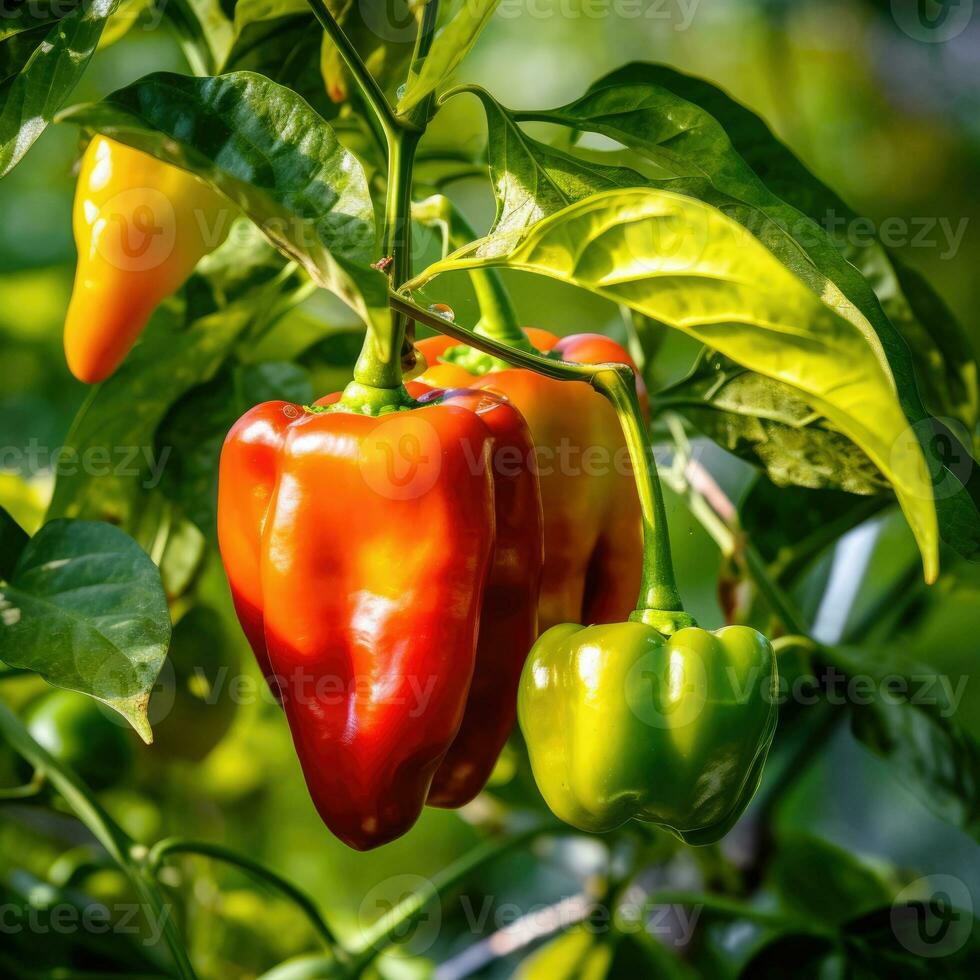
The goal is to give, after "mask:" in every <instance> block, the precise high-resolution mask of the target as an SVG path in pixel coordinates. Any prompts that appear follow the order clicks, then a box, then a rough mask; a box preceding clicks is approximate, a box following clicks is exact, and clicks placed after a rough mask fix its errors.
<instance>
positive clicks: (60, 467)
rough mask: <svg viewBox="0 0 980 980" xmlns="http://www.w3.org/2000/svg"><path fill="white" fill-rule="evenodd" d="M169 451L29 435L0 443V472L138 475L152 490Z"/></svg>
mask: <svg viewBox="0 0 980 980" xmlns="http://www.w3.org/2000/svg"><path fill="white" fill-rule="evenodd" d="M171 452H172V447H171V446H161V447H156V446H89V447H88V448H87V449H76V448H75V447H74V446H54V447H51V446H44V445H42V444H41V443H40V442H39V441H38V440H37V439H34V438H32V439H30V440H29V441H28V443H27V445H26V446H0V473H2V472H3V471H5V470H8V471H12V472H14V473H21V474H29V475H31V476H36V475H39V474H48V473H50V474H52V475H53V476H77V475H79V474H84V475H86V476H95V477H103V476H111V477H117V478H125V479H136V478H141V482H140V486H141V487H143V488H144V489H146V490H152V489H153V488H154V487H156V486H157V485H158V484H159V483H160V479H161V477H162V476H163V471H164V469H165V468H166V465H167V460H169V459H170V455H171Z"/></svg>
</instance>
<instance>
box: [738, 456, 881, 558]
mask: <svg viewBox="0 0 980 980" xmlns="http://www.w3.org/2000/svg"><path fill="white" fill-rule="evenodd" d="M888 503H889V501H888V499H887V498H881V497H875V498H868V497H865V498H861V497H856V496H854V495H853V494H850V493H845V492H844V491H842V490H810V489H807V488H805V487H794V488H792V489H790V488H787V487H780V486H777V485H776V484H775V483H774V482H773V481H771V480H770V479H768V478H767V477H765V476H762V475H760V476H759V477H757V478H756V479H755V480H754V481H753V482H752V486H751V487H750V488H749V490H748V493H746V495H745V497H744V498H743V499H742V501H741V502H740V503H739V507H738V515H739V523H740V524H741V526H742V530H744V531H745V533H746V535H747V537H748V539H749V540H750V541H751V542H752V544H753V546H754V547H755V548H756V549H757V550H758V551H759V553H760V554H761V555H762V557H763V558H765V559H766V561H768V562H774V563H775V564H776V566H777V567H778V568H779V570H780V571H781V572H782V573H784V574H785V573H786V572H789V571H790V570H791V569H793V568H797V567H799V565H800V564H801V563H803V562H805V561H807V560H809V559H810V558H813V557H815V555H816V554H818V553H819V552H820V551H821V550H823V548H826V547H827V546H829V545H831V544H834V543H836V542H837V540H838V538H840V537H841V536H842V535H844V534H846V533H847V532H848V531H849V530H851V528H853V527H856V526H857V525H858V524H860V523H862V522H863V521H866V520H867V519H868V518H870V517H872V516H873V515H874V514H876V513H878V512H879V511H880V510H881V509H882V508H883V507H885V506H887V505H888Z"/></svg>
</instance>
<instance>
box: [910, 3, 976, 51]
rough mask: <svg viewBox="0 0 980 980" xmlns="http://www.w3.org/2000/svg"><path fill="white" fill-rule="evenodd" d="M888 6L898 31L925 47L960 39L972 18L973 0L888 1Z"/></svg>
mask: <svg viewBox="0 0 980 980" xmlns="http://www.w3.org/2000/svg"><path fill="white" fill-rule="evenodd" d="M891 6H892V17H893V18H894V20H895V23H896V24H898V26H899V28H900V29H901V30H902V31H903V32H904V33H905V34H907V35H908V36H909V37H910V38H912V40H913V41H924V42H925V43H926V44H942V43H943V42H944V41H951V40H952V39H953V38H954V37H959V35H960V34H962V33H963V31H965V30H966V27H967V25H968V24H969V23H970V20H971V19H972V18H973V0H891Z"/></svg>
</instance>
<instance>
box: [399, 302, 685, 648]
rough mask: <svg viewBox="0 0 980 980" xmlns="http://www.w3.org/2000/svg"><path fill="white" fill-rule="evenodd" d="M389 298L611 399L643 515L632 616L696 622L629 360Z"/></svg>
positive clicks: (494, 350)
mask: <svg viewBox="0 0 980 980" xmlns="http://www.w3.org/2000/svg"><path fill="white" fill-rule="evenodd" d="M388 302H389V305H390V306H391V307H392V309H395V310H397V311H399V312H401V313H403V314H405V315H406V316H411V317H412V318H413V319H415V320H417V321H418V322H419V323H424V324H425V325H426V326H429V327H432V328H433V329H434V330H438V331H439V332H440V333H444V334H446V335H447V336H449V337H452V338H453V339H454V340H458V341H459V342H460V343H461V344H466V345H467V346H469V347H473V348H475V349H476V350H479V351H483V352H484V353H485V354H489V355H491V356H492V357H497V358H499V359H500V360H502V361H505V362H506V363H507V364H509V365H512V366H514V367H519V368H526V369H528V370H530V371H535V372H537V373H538V374H543V375H544V376H545V377H549V378H555V379H557V380H559V381H584V382H586V383H587V384H590V385H591V386H592V387H593V388H594V389H595V390H596V391H597V392H599V394H600V395H602V396H603V397H604V398H606V399H608V401H610V402H611V403H612V405H613V407H614V408H615V409H616V415H617V417H618V418H619V424H620V426H621V427H622V429H623V436H624V438H625V441H626V447H627V449H628V450H629V454H630V461H631V462H632V464H633V472H634V477H635V480H636V489H637V493H638V494H639V498H640V510H641V514H642V520H643V555H644V559H643V573H642V577H641V580H640V594H639V596H638V598H637V602H636V609H635V611H634V612H632V613H631V614H630V619H631V620H632V621H634V622H641V623H646V624H647V625H649V626H653V627H654V628H655V629H657V630H659V631H660V632H662V633H665V634H670V633H674V632H676V631H677V630H679V629H681V628H683V627H685V626H691V625H693V623H694V620H693V619H692V618H691V617H690V616H689V615H688V614H687V613H685V612H684V606H683V603H682V602H681V596H680V591H679V590H678V588H677V583H676V581H675V578H674V566H673V563H672V561H671V557H670V537H669V534H668V532H667V515H666V510H665V508H664V498H663V491H662V489H661V486H660V478H659V477H658V475H657V467H656V464H655V462H654V458H653V445H652V443H651V441H650V437H649V435H648V433H647V428H646V425H645V424H644V421H643V415H642V412H641V411H640V403H639V399H638V398H637V394H636V379H635V377H634V375H633V370H632V368H630V367H629V366H628V365H625V364H576V363H571V362H568V361H560V360H558V359H557V358H553V357H547V356H544V355H542V354H537V353H531V352H530V351H527V350H523V349H517V348H513V347H510V346H508V345H507V344H504V343H501V342H500V341H498V340H495V339H493V338H491V337H487V336H484V335H481V334H478V333H476V332H474V331H473V330H470V329H468V328H467V327H463V326H461V325H460V324H458V323H455V322H454V321H452V320H448V319H446V318H445V317H442V316H439V315H438V314H436V313H432V312H431V311H429V310H425V309H423V308H422V307H420V306H418V305H417V304H415V303H414V302H412V301H411V300H410V299H408V298H407V297H406V296H404V295H403V294H401V293H398V292H395V291H394V290H392V291H391V292H390V293H389V296H388Z"/></svg>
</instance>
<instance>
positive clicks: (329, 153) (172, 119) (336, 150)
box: [61, 72, 387, 322]
mask: <svg viewBox="0 0 980 980" xmlns="http://www.w3.org/2000/svg"><path fill="white" fill-rule="evenodd" d="M61 118H62V119H66V120H70V121H72V122H74V123H77V124H79V125H81V126H85V127H87V128H89V129H94V130H96V131H97V132H100V133H102V134H103V135H106V136H109V137H111V138H113V139H116V140H119V141H120V142H123V143H127V144H129V145H131V146H135V147H136V148H137V149H140V150H143V151H144V152H146V153H150V154H152V155H153V156H156V157H158V158H160V159H161V160H165V161H166V162H167V163H171V164H174V165H175V166H178V167H183V168H184V169H185V170H190V171H191V172H192V173H195V174H197V175H198V176H199V177H201V178H202V179H203V180H205V181H206V182H207V183H209V184H210V185H211V186H212V187H214V188H215V189H216V190H218V191H220V192H221V193H222V194H224V195H225V196H226V197H228V198H229V199H230V200H232V201H233V202H234V203H235V204H237V205H238V206H239V207H240V208H241V209H242V211H244V212H245V214H247V215H248V216H249V217H250V218H251V219H252V220H253V221H254V222H255V223H256V224H257V225H258V227H259V228H260V229H261V230H262V232H263V234H265V235H266V237H267V238H268V239H269V240H270V241H271V242H272V243H273V244H274V245H275V246H276V247H277V248H279V249H280V250H281V251H282V252H284V253H285V254H286V255H288V256H290V257H291V258H293V259H295V260H296V261H297V262H299V263H300V264H301V265H302V266H303V267H304V268H305V269H306V271H307V272H308V273H309V275H310V277H311V278H312V279H313V281H314V282H316V283H317V285H319V286H322V287H324V288H326V289H329V290H331V291H332V292H334V293H336V294H337V295H338V296H340V297H341V298H342V299H343V300H344V301H345V302H346V303H347V304H348V305H349V306H351V308H352V309H354V310H355V311H356V312H357V313H358V314H359V315H360V316H361V317H362V319H364V321H365V322H370V313H369V310H370V309H379V308H384V307H385V306H386V305H387V299H386V289H387V282H386V280H385V277H384V276H383V275H381V273H379V272H375V271H373V270H371V268H370V264H371V262H372V261H374V259H376V258H377V255H376V251H375V249H376V245H375V228H374V211H373V207H372V204H371V198H370V195H369V194H368V189H367V180H366V178H365V175H364V171H363V168H362V167H361V165H360V163H358V161H357V160H356V159H355V158H354V156H353V155H352V154H351V153H349V152H348V151H347V150H346V149H344V147H343V146H341V144H340V143H339V142H338V141H337V138H336V136H335V135H334V133H333V130H331V128H330V127H329V126H328V125H327V123H326V122H325V121H324V120H323V119H322V118H321V117H320V116H319V115H317V113H316V112H314V111H313V109H311V108H310V106H309V105H308V104H307V103H306V102H305V101H304V100H303V99H301V98H300V97H299V96H298V95H296V94H295V93H294V92H292V91H291V90H290V89H288V88H286V87H284V86H282V85H278V84H276V83H275V82H272V81H270V80H269V79H267V78H263V77H262V76H260V75H256V74H253V73H251V72H233V73H231V74H228V75H221V76H218V77H216V78H189V77H187V76H184V75H173V74H169V73H166V72H159V73H157V74H154V75H147V76H146V77H145V78H143V79H141V80H140V81H138V82H135V83H134V84H133V85H130V86H128V87H127V88H124V89H120V90H119V91H117V92H114V93H113V94H112V95H109V96H108V97H107V98H106V99H104V100H103V101H102V102H98V103H94V104H90V105H86V106H77V107H75V108H73V109H69V110H68V111H67V112H66V113H64V114H63V115H62V117H61Z"/></svg>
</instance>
